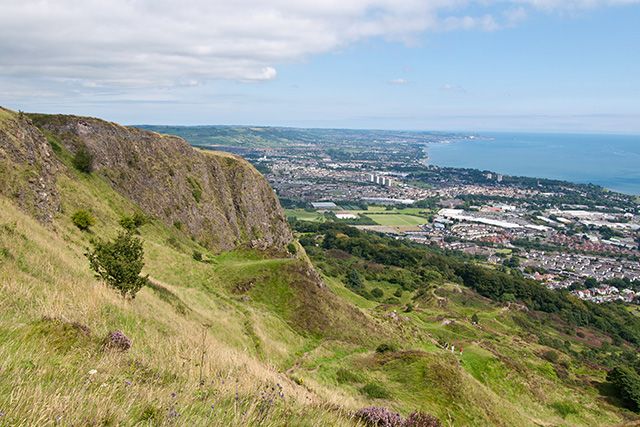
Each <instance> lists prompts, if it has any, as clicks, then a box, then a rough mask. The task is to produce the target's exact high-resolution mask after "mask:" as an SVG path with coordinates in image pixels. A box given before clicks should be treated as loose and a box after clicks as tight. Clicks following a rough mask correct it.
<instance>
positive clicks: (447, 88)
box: [440, 83, 467, 93]
mask: <svg viewBox="0 0 640 427" xmlns="http://www.w3.org/2000/svg"><path fill="white" fill-rule="evenodd" d="M440 90H442V91H444V92H459V93H467V90H466V89H465V88H463V87H462V86H459V85H454V84H451V83H445V84H443V85H442V86H440Z"/></svg>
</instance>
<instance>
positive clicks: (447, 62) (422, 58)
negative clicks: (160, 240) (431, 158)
mask: <svg viewBox="0 0 640 427" xmlns="http://www.w3.org/2000/svg"><path fill="white" fill-rule="evenodd" d="M4 1H8V0H0V2H4ZM30 1H31V0H26V1H25V3H29V2H30ZM118 1H120V0H115V1H114V3H113V6H112V7H113V8H117V6H118V5H117V4H115V3H117V2H118ZM122 1H124V0H122ZM99 3H100V2H95V1H93V2H92V1H88V2H87V4H88V6H86V9H84V10H83V9H81V10H79V11H78V10H76V9H77V8H76V9H72V8H73V2H71V1H70V0H69V1H67V0H60V1H59V2H56V4H57V6H51V7H52V9H50V10H48V11H46V12H47V16H51V15H53V16H52V19H56V18H57V20H56V22H60V25H61V26H63V25H64V26H65V28H67V31H66V34H67V35H66V36H64V35H62V36H60V35H58V34H59V31H60V28H57V29H56V28H55V27H54V28H52V29H51V31H58V33H56V34H55V35H52V34H47V32H46V31H47V30H43V29H42V26H41V24H42V23H43V22H46V21H43V20H46V18H45V16H44V14H43V15H42V16H38V15H37V14H36V15H34V13H33V12H32V11H30V10H27V9H22V8H21V7H20V6H15V5H12V6H13V9H12V10H10V12H9V14H4V16H5V18H4V19H5V20H7V22H4V23H3V22H1V21H2V19H3V18H1V17H0V24H5V25H0V28H3V27H4V28H5V30H4V31H5V33H4V34H3V30H2V29H0V40H1V41H0V104H2V105H5V106H8V107H9V108H14V109H22V110H26V111H43V112H63V113H74V114H81V115H94V116H99V117H103V118H107V119H110V120H114V121H119V122H123V123H147V124H257V125H278V126H279V125H284V126H309V127H350V128H353V127H356V128H387V129H424V130H430V129H434V130H468V131H482V130H524V131H560V132H616V133H618V132H619V133H640V3H638V2H636V1H633V0H618V1H616V0H611V1H597V0H590V1H580V0H573V1H565V2H557V1H554V0H531V1H528V0H514V1H483V2H465V1H455V0H454V1H446V0H439V1H434V2H417V1H412V0H407V1H404V2H403V1H396V2H393V1H385V0H377V1H376V0H371V1H368V0H353V1H351V2H350V1H349V0H344V1H343V2H336V1H334V0H328V1H326V2H324V3H323V2H319V3H321V5H320V6H318V2H304V1H301V2H300V4H299V5H297V6H296V7H295V8H291V6H289V5H288V3H289V2H282V1H273V2H270V1H266V2H260V3H259V6H258V5H257V3H256V4H255V5H254V4H252V0H243V1H242V2H240V3H245V5H244V6H245V7H248V8H249V9H246V10H251V11H255V12H251V13H250V14H249V18H247V19H243V9H242V7H241V6H239V7H237V8H234V6H232V5H231V4H230V3H231V2H223V3H224V4H217V5H215V6H214V7H211V6H209V5H207V4H206V3H207V2H199V1H198V0H189V2H188V3H191V4H190V5H189V6H191V8H192V12H193V14H188V13H189V12H182V11H181V12H180V13H185V15H184V16H178V17H177V18H176V19H175V20H174V21H171V19H170V18H172V17H173V16H174V15H176V14H177V13H175V12H174V11H173V10H172V6H171V2H168V1H167V2H157V3H154V4H153V5H151V4H149V5H147V7H149V8H150V9H141V8H142V7H143V6H140V5H139V4H138V6H136V7H133V8H130V9H127V7H122V8H120V10H119V11H117V12H114V11H113V10H111V9H104V7H105V6H103V5H99ZM139 3H145V2H144V1H140V2H139ZM152 3H153V2H152ZM213 3H216V2H213ZM65 4H66V6H65ZM265 4H269V7H268V8H266V7H265V6H264V5H265ZM252 5H253V6H255V8H254V9H251V8H250V6H252ZM127 6H128V5H127ZM261 8H262V9H261ZM43 13H44V12H43ZM141 13H146V14H152V16H149V17H148V18H150V19H148V22H159V23H161V24H160V25H159V26H158V28H156V29H154V30H137V29H136V30H132V29H131V27H130V23H131V22H134V20H136V19H137V20H139V19H141V15H140V14H141ZM12 14H13V16H11V15H12ZM177 15H179V14H177ZM145 16H146V15H145ZM78 17H80V18H82V19H83V20H84V21H85V23H84V25H85V26H84V27H77V28H76V25H78V24H76V22H77V21H78ZM105 17H106V18H107V19H105ZM214 17H215V21H214V20H213V19H214ZM151 18H152V19H151ZM208 18H209V19H208ZM65 20H68V25H66V24H65ZM92 20H95V22H94V23H93V24H95V25H92ZM9 21H10V22H9ZM212 22H214V23H213V24H212ZM11 25H15V26H16V28H17V27H21V28H25V29H27V30H28V29H29V27H30V26H33V30H32V31H30V32H29V34H30V35H29V36H27V37H26V40H25V39H24V38H23V39H19V38H17V37H11V36H10V34H9V31H10V30H11V29H12V28H11ZM138 26H140V24H138ZM14 30H15V28H14ZM63 34H64V33H63ZM39 61H41V62H39ZM3 70H4V71H3Z"/></svg>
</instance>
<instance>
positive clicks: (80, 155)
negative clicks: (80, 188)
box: [73, 145, 93, 173]
mask: <svg viewBox="0 0 640 427" xmlns="http://www.w3.org/2000/svg"><path fill="white" fill-rule="evenodd" d="M73 167H75V168H76V169H78V170H79V171H80V172H84V173H91V172H92V171H93V154H91V153H90V152H89V150H88V149H87V147H86V146H85V145H81V146H80V147H78V150H77V151H76V154H75V155H74V156H73Z"/></svg>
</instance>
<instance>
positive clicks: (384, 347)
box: [376, 343, 396, 354]
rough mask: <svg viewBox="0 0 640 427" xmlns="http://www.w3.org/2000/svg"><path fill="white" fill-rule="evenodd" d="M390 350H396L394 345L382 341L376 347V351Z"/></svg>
mask: <svg viewBox="0 0 640 427" xmlns="http://www.w3.org/2000/svg"><path fill="white" fill-rule="evenodd" d="M390 351H396V346H395V345H393V344H387V343H382V344H380V345H379V346H378V347H377V348H376V353H380V354H382V353H387V352H390Z"/></svg>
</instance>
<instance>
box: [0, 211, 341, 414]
mask: <svg viewBox="0 0 640 427" xmlns="http://www.w3.org/2000/svg"><path fill="white" fill-rule="evenodd" d="M0 226H1V227H2V232H1V234H0V244H1V246H2V247H3V248H5V249H6V250H7V251H8V253H9V254H10V255H9V256H8V257H7V258H6V259H3V260H2V264H1V268H0V313H1V314H0V340H1V341H0V371H1V372H2V377H1V379H0V411H2V412H4V414H5V415H4V416H3V418H2V419H0V423H5V422H6V423H8V424H10V425H55V424H56V422H58V423H60V424H63V425H72V424H73V425H85V424H93V423H98V424H100V423H110V422H111V423H116V424H117V423H125V424H135V423H136V422H142V423H143V424H144V423H145V422H146V423H151V424H154V425H156V424H171V423H175V422H176V420H179V424H181V425H187V424H188V425H252V424H256V425H258V424H259V425H265V426H270V425H281V420H282V417H284V416H285V415H286V416H287V417H289V418H291V419H296V418H297V417H300V420H301V424H307V425H327V423H330V424H336V425H339V424H342V423H346V422H347V421H346V419H347V418H346V417H344V416H341V415H340V414H339V412H336V411H335V410H327V408H326V407H323V405H327V402H326V401H325V400H324V399H322V398H321V397H319V396H318V394H317V393H315V392H313V391H310V390H309V389H308V388H306V387H301V386H299V385H297V384H295V383H294V382H293V381H291V380H290V379H289V378H288V377H287V375H286V374H283V373H281V372H279V371H278V369H277V368H276V367H275V366H274V365H273V364H271V363H268V362H267V363H265V362H262V361H260V360H258V359H257V358H256V357H253V356H251V351H246V350H247V349H246V347H248V346H249V345H250V342H249V340H247V339H246V338H239V337H237V335H242V334H243V333H242V325H240V324H239V321H238V319H234V315H233V311H231V312H230V311H229V310H230V307H231V305H230V304H226V303H223V304H220V302H216V301H209V300H207V296H206V294H205V293H203V292H202V291H201V290H199V289H195V288H181V287H179V286H175V285H173V284H168V283H163V286H166V287H167V289H169V290H170V291H171V292H174V293H175V294H176V295H179V297H180V298H181V299H183V300H184V301H185V303H187V304H188V305H189V307H190V308H191V309H192V312H190V313H188V315H182V314H180V313H178V312H176V310H174V309H173V308H172V307H171V305H170V304H168V303H167V302H164V301H162V300H161V299H159V298H158V297H157V296H156V295H155V294H154V293H153V291H151V290H150V289H145V290H143V291H142V292H140V294H139V295H138V297H137V298H136V299H135V300H134V301H124V300H123V299H122V298H120V297H119V296H118V295H117V293H115V292H113V291H111V290H110V289H108V288H106V287H105V286H104V285H103V284H101V283H99V282H98V281H96V279H94V278H93V277H92V275H91V273H90V271H89V269H88V266H87V265H86V260H85V259H84V257H83V256H82V248H83V245H78V244H77V243H76V242H78V241H83V242H84V240H83V238H84V236H81V235H78V234H79V232H76V231H75V230H73V229H71V228H64V225H63V226H62V227H60V226H59V227H60V228H59V229H58V232H54V230H52V229H47V228H45V227H43V226H42V225H40V224H39V223H37V222H35V221H33V220H31V219H29V218H28V217H26V216H24V215H23V214H22V213H21V212H19V211H18V210H16V208H15V207H14V206H13V205H12V204H11V203H9V202H8V201H7V200H6V199H0ZM150 268H152V266H150ZM231 310H232V308H231ZM249 316H250V320H251V321H252V322H255V324H256V325H258V326H257V327H256V330H257V331H258V332H257V333H258V337H259V339H260V341H261V342H263V343H264V344H263V345H264V346H265V347H266V348H267V349H268V350H269V351H271V349H273V348H275V347H278V346H279V340H281V339H287V338H289V337H290V336H292V333H291V332H287V331H286V328H283V329H284V330H283V331H281V332H279V334H280V336H279V337H275V338H274V337H271V335H270V334H269V333H268V332H267V330H269V329H273V328H270V327H269V326H268V325H263V323H265V322H266V323H267V324H269V323H270V324H272V325H273V324H274V322H275V323H278V322H280V323H281V321H277V320H275V319H269V318H265V317H264V316H262V317H260V316H256V315H255V313H254V314H251V313H249ZM43 318H44V319H55V321H53V320H45V321H43V320H42V319H43ZM73 322H77V323H80V324H82V325H86V326H87V327H88V328H89V329H90V331H91V336H90V337H88V338H86V339H85V338H82V339H80V338H77V337H76V336H69V335H65V334H67V332H61V330H62V329H64V328H65V327H66V326H64V325H68V324H71V323H73ZM49 323H51V324H52V325H54V326H51V327H50V325H49ZM41 324H44V325H45V326H43V327H44V328H45V333H44V334H43V333H41V332H38V331H39V328H40V325H41ZM203 325H210V326H208V327H205V326H203ZM279 326H280V327H282V325H279ZM60 328H62V329H60ZM214 328H215V329H214ZM59 329H60V330H59ZM113 329H122V330H124V331H125V333H126V334H127V335H129V336H130V337H131V338H132V340H133V343H134V345H133V347H132V349H131V350H130V351H129V352H128V353H120V352H114V351H103V350H102V349H101V347H100V339H101V338H102V337H103V336H104V335H105V334H106V333H107V332H108V331H110V330H113ZM276 329H277V328H276ZM65 330H66V329H65ZM204 330H206V333H205V334H203V331H204ZM58 334H60V336H58ZM233 336H236V337H235V338H233V339H232V338H231V337H233ZM220 337H222V338H220ZM57 340H60V341H61V344H60V345H61V346H63V347H64V350H61V349H60V348H59V347H56V345H57V344H56V343H57V342H58V341H57ZM243 342H244V344H245V345H244V346H243V344H242V343H243ZM233 344H235V346H234V345H233ZM290 356H291V354H290V352H289V351H288V350H283V351H282V355H281V357H283V358H287V357H290ZM201 361H203V362H204V363H203V364H202V367H201V366H200V364H201V363H200V362H201ZM92 370H96V371H97V372H96V373H95V374H93V375H91V374H90V373H89V372H90V371H92ZM201 376H202V379H203V384H201V383H200V378H201ZM277 384H280V386H277ZM272 387H273V389H272ZM280 387H281V388H280ZM274 390H276V391H275V392H274ZM280 390H281V392H282V394H283V396H284V397H281V396H280V395H279V392H280ZM267 391H268V393H267ZM274 393H275V394H274ZM323 394H324V393H323ZM174 396H175V397H174ZM236 396H237V398H236ZM271 400H273V402H271ZM329 402H331V400H329ZM332 403H336V404H337V403H338V402H332ZM211 405H214V409H211ZM145 411H146V412H145ZM178 414H179V415H178ZM145 416H147V417H150V418H149V420H147V421H144V420H143V418H145ZM141 420H143V421H141ZM314 420H315V421H314Z"/></svg>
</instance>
